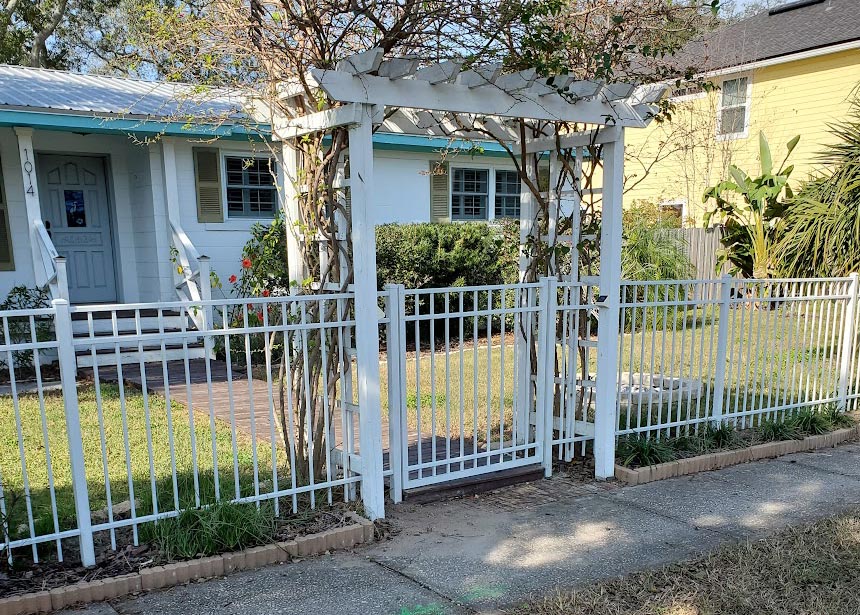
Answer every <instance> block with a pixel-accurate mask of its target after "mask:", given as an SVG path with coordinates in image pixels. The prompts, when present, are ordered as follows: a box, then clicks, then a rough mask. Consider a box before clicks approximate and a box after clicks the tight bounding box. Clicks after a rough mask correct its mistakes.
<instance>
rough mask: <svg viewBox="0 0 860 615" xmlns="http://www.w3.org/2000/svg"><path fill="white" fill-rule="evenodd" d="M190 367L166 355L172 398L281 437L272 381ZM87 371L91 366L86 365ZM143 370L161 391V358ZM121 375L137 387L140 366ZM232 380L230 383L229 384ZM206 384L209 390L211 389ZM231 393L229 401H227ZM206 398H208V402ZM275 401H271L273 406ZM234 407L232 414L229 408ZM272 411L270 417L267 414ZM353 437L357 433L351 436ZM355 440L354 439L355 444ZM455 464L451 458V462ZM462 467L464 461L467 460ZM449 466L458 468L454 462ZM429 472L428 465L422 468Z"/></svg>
mask: <svg viewBox="0 0 860 615" xmlns="http://www.w3.org/2000/svg"><path fill="white" fill-rule="evenodd" d="M188 365H189V369H188V374H187V377H186V370H185V366H184V362H183V361H168V362H167V374H168V377H167V380H168V385H169V393H170V399H171V401H173V402H176V403H179V404H182V405H183V406H185V407H188V404H189V396H190V399H191V405H192V407H193V408H194V410H195V411H196V412H199V413H201V414H204V415H206V416H209V414H210V412H212V413H213V414H214V415H215V417H216V418H218V419H220V420H222V421H224V422H226V423H231V422H232V421H235V424H236V429H237V431H241V432H243V433H245V434H248V435H249V436H250V435H251V433H252V428H253V429H255V431H254V435H255V437H256V439H257V441H258V442H270V441H271V439H272V437H273V436H274V437H276V438H277V439H278V441H279V442H280V441H281V439H282V435H281V428H280V421H279V419H278V416H277V408H278V406H279V400H278V391H277V386H276V383H273V391H272V397H271V398H270V397H269V389H268V384H267V383H266V381H265V380H262V379H260V378H251V379H250V384H249V378H248V371H247V370H246V369H244V368H242V367H236V366H233V367H232V371H231V373H230V375H231V376H232V378H229V379H228V373H227V363H226V362H224V361H216V360H212V361H209V371H210V373H211V381H212V384H211V385H209V384H207V382H208V381H209V379H208V378H207V374H206V360H205V359H192V360H189V362H188ZM86 371H87V372H88V373H89V374H90V375H91V372H90V370H89V369H88V370H86ZM145 372H146V387H147V391H149V392H151V393H156V394H159V395H165V384H164V368H163V366H162V364H161V363H148V364H146V365H145ZM122 378H123V381H124V382H125V383H126V384H129V385H132V386H134V387H136V388H139V389H140V388H142V387H143V379H142V378H141V372H140V366H139V365H137V364H133V363H132V364H127V365H124V366H123V368H122ZM99 379H100V380H101V381H103V382H117V380H118V378H117V370H116V367H115V366H107V367H100V368H99ZM231 385H232V386H231ZM210 386H211V395H210ZM231 397H232V401H233V403H232V404H231V403H230V399H231ZM210 399H211V400H212V403H211V404H210ZM272 401H274V407H273V406H272ZM231 408H233V416H231V413H230V411H231V410H230V409H231ZM273 412H274V421H273V420H272V417H273ZM357 423H358V421H357V420H356V425H355V433H356V434H358V424H357ZM334 428H335V430H334V431H335V446H336V447H337V448H340V449H342V445H343V429H342V421H341V419H340V416H339V415H336V416H335V417H334ZM389 436H390V433H389V426H388V419H387V418H386V417H383V419H382V447H383V450H384V451H385V453H384V463H385V467H386V468H388V467H389V463H388V451H389V449H390V444H389ZM356 439H357V436H356ZM408 442H409V459H410V463H411V464H415V463H417V460H418V432H417V431H415V430H409V432H408ZM446 444H447V441H446V439H445V438H444V437H442V436H437V437H436V438H435V449H436V459H445V455H446ZM459 447H460V440H459V438H452V439H451V450H452V451H454V450H456V451H457V452H459ZM357 449H358V444H357V442H356V450H357ZM473 450H474V449H473V448H472V443H471V441H469V440H468V439H467V440H466V442H465V443H464V453H465V454H466V455H469V454H471V453H472V452H473ZM421 458H422V460H423V461H424V462H426V461H428V460H431V459H433V438H431V437H429V436H427V435H425V436H424V437H423V438H422V442H421ZM478 463H479V465H483V463H485V462H483V461H481V460H479V462H478ZM452 465H454V464H452ZM465 466H466V467H468V466H469V463H468V462H466V464H465ZM454 469H459V463H458V464H456V467H455V468H454ZM426 472H427V475H429V470H428V471H426ZM444 472H445V468H444V467H440V468H439V469H438V470H437V473H439V474H443V473H444Z"/></svg>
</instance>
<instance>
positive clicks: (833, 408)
mask: <svg viewBox="0 0 860 615" xmlns="http://www.w3.org/2000/svg"><path fill="white" fill-rule="evenodd" d="M822 414H824V417H825V418H826V419H827V420H828V421H829V422H830V425H831V427H832V428H833V429H843V428H846V427H853V426H854V424H855V423H854V419H853V418H851V417H850V416H848V415H847V414H845V413H844V412H843V411H842V410H840V409H839V406H837V405H836V404H828V405H827V406H825V408H824V410H822Z"/></svg>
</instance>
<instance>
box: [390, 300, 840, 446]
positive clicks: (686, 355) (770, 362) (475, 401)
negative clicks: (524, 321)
mask: <svg viewBox="0 0 860 615" xmlns="http://www.w3.org/2000/svg"><path fill="white" fill-rule="evenodd" d="M798 306H800V307H803V306H801V304H798V303H794V304H790V305H789V307H783V308H781V309H780V310H750V309H733V310H731V311H730V315H729V323H728V330H727V332H728V341H729V345H728V352H727V355H726V396H725V406H724V411H725V412H726V413H743V412H753V411H755V410H756V409H758V408H768V407H774V406H782V405H787V404H797V403H807V402H810V401H812V400H814V399H820V398H822V397H826V396H827V395H830V394H832V393H833V392H835V390H836V387H837V379H838V372H839V365H838V362H837V357H836V352H835V344H836V343H837V342H838V335H839V333H838V332H839V331H840V330H841V327H839V326H838V324H837V323H836V321H837V320H838V319H837V318H835V316H834V317H832V318H831V320H832V321H833V322H831V324H830V326H826V324H824V323H826V318H825V317H824V316H826V315H827V312H826V311H824V308H822V307H820V306H819V307H816V308H815V311H814V312H813V309H812V307H811V306H810V305H806V306H805V308H804V309H805V311H800V307H798ZM651 310H652V311H653V308H652V309H651ZM625 312H626V314H627V316H626V318H627V319H628V320H627V324H629V319H630V318H631V316H630V313H631V310H630V309H627V310H625ZM658 312H659V313H658V314H656V316H657V317H659V318H653V317H647V318H646V320H645V326H644V327H643V326H638V327H637V330H636V331H635V332H629V331H628V332H627V333H624V334H623V335H621V336H620V338H619V340H620V346H619V355H620V356H619V358H620V367H621V369H622V371H630V372H634V373H639V372H642V373H646V374H648V373H651V372H656V373H662V374H666V375H670V376H673V377H683V378H691V379H695V380H700V381H702V383H703V392H702V395H701V396H700V397H699V398H698V399H696V398H692V399H687V398H683V399H680V398H678V397H677V395H675V396H673V398H672V400H671V402H672V403H671V404H669V403H664V404H662V406H660V407H658V406H654V407H648V404H642V407H641V408H640V407H639V405H638V404H637V403H636V402H635V400H634V401H633V403H632V404H631V408H630V409H629V410H627V409H624V408H622V417H621V423H620V424H621V425H622V427H624V428H627V427H631V428H636V427H640V426H644V425H648V424H655V423H658V422H671V421H677V420H679V419H681V420H685V419H687V418H696V417H705V416H707V413H708V412H709V411H710V408H712V407H713V405H714V399H713V390H714V384H713V379H714V375H715V373H716V362H717V356H716V343H717V338H718V319H717V316H716V314H715V311H714V310H713V309H712V307H711V306H709V307H706V308H695V309H683V308H680V309H679V308H667V309H666V310H662V309H660V310H658ZM822 315H824V316H822ZM636 318H637V323H638V322H639V321H641V319H642V316H641V310H637V317H636ZM657 320H659V321H660V322H661V323H663V322H665V323H666V327H667V328H668V331H667V332H666V333H665V334H664V333H662V332H661V331H660V327H659V326H657V327H656V330H655V323H656V321H657ZM661 326H662V325H661ZM451 329H452V333H453V332H454V331H453V330H454V329H456V327H455V326H453V325H452V327H451ZM510 329H511V327H510V326H509V327H507V329H506V331H508V332H510ZM437 330H438V331H439V332H441V331H442V330H443V329H442V327H437ZM495 332H496V333H498V329H496V330H495ZM407 336H410V337H409V339H412V338H413V337H414V331H412V330H411V329H408V330H407ZM422 340H423V341H424V342H427V341H428V336H427V335H426V333H425V334H423V335H422ZM472 341H473V339H472V338H471V337H469V336H467V339H466V346H465V347H464V348H459V347H456V348H452V350H451V351H450V353H449V355H448V361H447V362H446V360H445V354H444V350H445V348H444V342H438V341H437V343H436V346H435V349H436V355H435V357H434V359H433V361H432V364H431V359H430V356H429V353H427V352H425V353H423V354H422V355H421V356H420V358H419V359H418V366H417V368H416V359H415V353H414V352H410V353H408V356H407V361H406V397H407V402H406V406H407V423H408V425H409V426H410V427H411V428H413V429H415V428H416V427H417V426H418V412H417V408H418V406H419V404H420V408H421V417H422V431H423V433H425V434H427V433H430V431H431V424H432V423H433V422H434V421H435V426H436V433H437V434H442V433H445V431H446V428H448V427H450V430H451V434H452V436H453V437H457V435H458V434H459V432H460V429H461V427H460V423H459V415H460V407H461V405H462V408H463V415H464V424H463V430H464V431H465V433H466V435H470V434H471V433H473V429H474V428H475V426H477V429H478V431H479V433H482V434H483V435H484V437H485V438H486V434H487V426H488V425H489V426H490V437H498V433H499V431H500V429H501V426H502V425H503V426H504V427H505V429H506V430H508V428H509V426H510V425H511V420H512V418H513V395H514V389H513V376H514V344H513V342H512V341H511V340H510V339H508V341H507V342H506V343H505V345H504V350H503V349H502V348H500V347H499V346H498V338H496V345H495V346H493V347H491V348H489V349H488V348H487V345H486V337H480V338H479V339H478V344H479V345H478V349H477V352H476V351H475V349H474V348H473V347H472ZM596 355H597V353H596V350H594V349H589V353H588V357H587V362H588V367H589V372H590V373H591V374H595V373H596V370H597V365H596ZM461 359H462V366H463V367H462V375H461V367H460V366H461ZM503 359H504V370H503V369H502V360H503ZM449 377H450V378H449ZM380 378H381V385H382V390H383V392H384V391H386V390H387V380H388V366H387V364H386V363H382V364H381V365H380ZM461 382H462V384H463V400H462V404H461V401H460V384H461ZM476 382H477V386H476ZM434 399H435V404H434ZM622 401H623V400H622ZM667 401H668V399H667ZM382 405H383V414H384V415H385V414H387V412H388V400H387V398H386V396H385V395H384V394H383V400H382ZM623 405H624V404H622V406H623ZM449 413H450V415H451V416H450V417H449ZM502 417H504V418H502ZM628 421H629V423H628ZM751 426H752V421H751V420H750V419H747V418H742V419H741V425H740V427H741V428H745V427H751ZM681 431H682V429H680V428H675V429H674V432H675V433H674V434H673V435H680V434H681Z"/></svg>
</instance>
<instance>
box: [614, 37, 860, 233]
mask: <svg viewBox="0 0 860 615" xmlns="http://www.w3.org/2000/svg"><path fill="white" fill-rule="evenodd" d="M744 74H748V75H749V76H750V78H751V81H752V92H751V107H750V127H749V133H748V136H747V137H746V138H739V139H731V140H717V139H716V138H715V133H716V112H717V101H718V98H717V97H718V96H719V93H718V92H713V93H710V94H709V95H707V96H702V97H699V98H697V99H695V100H692V101H687V102H684V103H679V104H678V105H677V108H676V110H675V113H674V115H673V118H672V120H671V121H668V122H665V123H663V124H656V123H653V124H652V125H651V126H649V127H648V128H646V129H644V130H635V129H630V130H628V131H627V148H626V154H627V160H626V170H625V177H626V184H625V186H626V188H627V191H626V193H625V205H630V204H632V203H633V202H634V201H636V200H643V201H650V202H660V201H668V200H684V201H686V203H687V204H688V207H687V212H688V216H689V218H690V220H689V222H693V221H695V223H697V224H700V223H701V221H702V214H703V211H704V206H703V204H702V194H703V192H704V191H705V189H706V188H707V187H708V186H710V185H713V184H714V183H716V182H718V181H720V180H722V179H724V178H725V176H726V169H727V167H728V165H729V164H735V165H737V166H739V167H740V168H742V169H744V170H745V171H747V172H749V173H750V174H752V175H756V174H757V173H758V168H759V166H758V134H759V132H760V131H762V132H764V134H765V135H766V136H767V138H768V141H769V142H770V146H771V149H772V151H773V158H774V161H775V163H777V164H778V162H779V161H781V160H782V157H783V155H784V152H785V144H786V143H787V142H788V141H789V140H790V139H791V138H792V137H794V136H795V135H798V134H799V135H801V137H800V143H799V144H798V146H797V148H796V149H795V151H794V153H793V154H792V156H791V158H790V159H789V161H790V163H793V164H794V165H795V171H794V173H793V174H792V178H793V180H794V181H793V182H792V183H793V185H797V184H798V183H799V181H800V180H802V179H806V178H807V177H808V176H809V175H810V174H811V173H814V172H815V171H817V170H820V169H821V167H820V165H819V164H818V162H817V153H818V152H819V151H821V148H822V145H824V144H827V143H830V142H832V140H833V139H832V137H831V136H830V135H829V134H828V124H832V123H834V122H838V121H840V120H842V119H844V118H845V117H846V115H847V113H848V110H849V106H850V105H849V100H850V98H851V95H852V93H853V92H854V91H855V89H856V88H857V87H858V83H860V49H855V50H849V51H843V52H840V53H833V54H828V55H824V56H819V57H816V58H810V59H807V60H798V61H794V62H787V63H785V64H778V65H776V66H770V67H766V68H761V69H758V70H755V71H752V72H750V73H740V74H739V75H738V76H741V75H744ZM726 77H727V78H732V77H733V76H731V75H726Z"/></svg>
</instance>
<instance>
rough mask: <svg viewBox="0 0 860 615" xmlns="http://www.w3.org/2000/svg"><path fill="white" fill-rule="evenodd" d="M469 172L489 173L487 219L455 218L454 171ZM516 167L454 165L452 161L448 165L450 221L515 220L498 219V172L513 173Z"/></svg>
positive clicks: (478, 164)
mask: <svg viewBox="0 0 860 615" xmlns="http://www.w3.org/2000/svg"><path fill="white" fill-rule="evenodd" d="M456 170H469V171H487V172H488V175H487V217H486V218H455V217H454V207H453V200H454V171H456ZM516 170H517V169H516V167H514V166H502V165H498V166H496V165H492V164H486V163H483V164H482V163H480V162H476V163H474V164H454V161H451V162H450V163H449V165H448V219H449V220H450V221H451V222H493V221H495V220H514V219H515V218H497V217H496V171H513V172H516Z"/></svg>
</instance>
